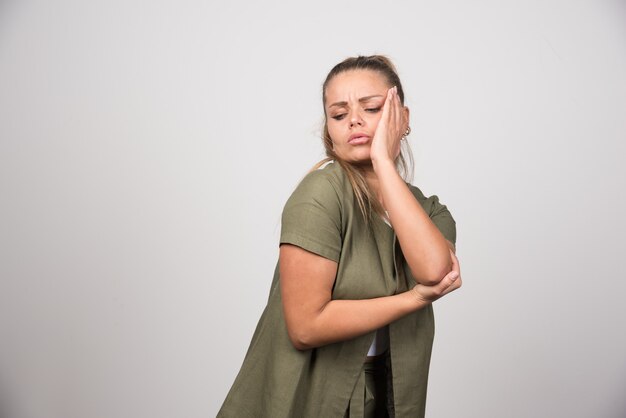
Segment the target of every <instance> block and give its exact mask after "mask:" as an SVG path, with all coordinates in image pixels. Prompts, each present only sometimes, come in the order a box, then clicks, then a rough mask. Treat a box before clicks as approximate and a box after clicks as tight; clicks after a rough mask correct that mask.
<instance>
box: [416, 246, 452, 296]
mask: <svg viewBox="0 0 626 418" xmlns="http://www.w3.org/2000/svg"><path fill="white" fill-rule="evenodd" d="M450 258H451V259H452V271H451V272H450V273H448V274H446V276H445V277H444V278H443V279H442V280H441V281H440V282H439V283H437V284H436V285H433V286H427V285H423V284H418V285H417V286H415V287H414V288H413V289H411V290H410V291H409V292H413V293H414V295H415V297H416V299H417V300H418V302H419V303H424V302H434V301H436V300H437V299H439V298H440V297H442V296H445V295H447V294H448V293H450V292H452V291H454V290H456V289H458V288H459V287H461V284H462V281H461V267H460V266H459V260H458V258H456V254H454V252H453V251H452V250H450Z"/></svg>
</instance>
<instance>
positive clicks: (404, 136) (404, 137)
mask: <svg viewBox="0 0 626 418" xmlns="http://www.w3.org/2000/svg"><path fill="white" fill-rule="evenodd" d="M410 133H411V127H410V126H407V128H406V132H405V133H404V135H402V139H406V137H407V136H409V134H410Z"/></svg>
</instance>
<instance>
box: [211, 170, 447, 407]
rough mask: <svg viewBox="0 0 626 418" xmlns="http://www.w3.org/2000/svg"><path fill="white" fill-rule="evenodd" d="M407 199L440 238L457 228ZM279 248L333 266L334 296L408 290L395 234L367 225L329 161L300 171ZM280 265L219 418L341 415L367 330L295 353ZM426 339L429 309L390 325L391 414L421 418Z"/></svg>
mask: <svg viewBox="0 0 626 418" xmlns="http://www.w3.org/2000/svg"><path fill="white" fill-rule="evenodd" d="M409 187H410V189H411V191H412V192H413V195H414V196H415V198H416V199H417V200H418V202H419V203H420V204H421V205H422V207H423V208H424V210H425V211H426V213H428V214H429V216H430V218H431V220H432V221H433V222H434V223H435V225H436V226H437V227H438V228H439V230H440V231H441V233H442V234H443V235H444V236H445V238H446V239H447V240H449V241H451V242H452V243H455V242H456V225H455V221H454V219H453V218H452V216H451V215H450V212H449V211H448V209H447V208H446V206H444V205H442V204H441V203H439V199H438V197H437V196H431V197H428V198H427V197H425V196H424V194H423V193H422V192H421V191H420V190H419V189H418V188H417V187H415V186H412V185H409ZM280 243H289V244H294V245H297V246H299V247H301V248H304V249H305V250H308V251H310V252H313V253H315V254H318V255H320V256H322V257H325V258H328V259H330V260H333V261H336V262H337V276H336V279H335V283H334V286H333V292H332V298H333V299H368V298H375V297H380V296H388V295H393V294H396V293H401V292H404V291H406V290H408V289H410V288H412V287H413V286H415V280H414V279H413V277H412V275H411V272H410V269H409V267H408V265H407V263H406V261H405V259H404V257H403V255H402V250H401V248H400V245H399V243H398V241H397V239H396V235H395V233H394V231H393V229H392V228H390V227H389V226H388V225H387V224H386V223H385V222H384V221H383V220H382V219H379V218H378V217H377V216H374V217H373V219H372V221H371V224H370V227H369V228H368V226H367V225H366V223H365V220H364V219H363V216H362V215H361V212H360V210H359V207H358V204H357V203H356V199H355V197H354V193H353V190H352V186H351V185H350V182H349V181H348V178H347V176H346V174H345V172H344V171H343V169H342V168H341V166H340V165H339V164H337V163H330V164H328V165H326V166H325V167H324V168H323V169H319V170H315V171H313V172H310V173H309V174H307V176H306V177H305V178H304V179H303V180H302V181H301V182H300V184H299V185H298V186H297V188H296V190H295V191H294V192H293V194H292V195H291V197H290V198H289V199H288V201H287V203H286V205H285V207H284V210H283V214H282V227H281V234H280ZM279 279H280V277H279V269H278V263H277V264H276V268H275V270H274V278H273V281H272V285H271V289H270V294H269V298H268V302H267V306H266V307H265V310H264V311H263V314H262V315H261V318H260V320H259V323H258V325H257V328H256V330H255V332H254V335H253V336H252V341H251V343H250V347H249V348H248V352H247V354H246V356H245V359H244V361H243V365H242V367H241V370H240V371H239V374H238V375H237V378H236V379H235V382H234V384H233V386H232V388H231V390H230V392H229V393H228V396H227V397H226V400H225V401H224V404H223V405H222V408H221V410H220V411H219V413H218V417H224V418H226V417H233V418H245V417H256V418H258V417H268V418H282V417H285V418H287V417H293V418H296V417H297V418H309V417H310V418H318V417H322V418H327V417H330V418H332V417H338V418H340V417H343V416H344V413H345V411H346V408H347V407H348V403H349V401H350V397H351V394H352V392H353V389H354V387H355V384H356V383H357V380H358V379H359V377H360V375H361V373H362V369H363V361H364V359H365V356H366V354H367V351H368V349H369V346H370V344H371V343H372V339H373V337H374V335H375V333H374V332H371V333H368V334H365V335H362V336H359V337H356V338H354V339H350V340H347V341H341V342H337V343H333V344H328V345H325V346H323V347H318V348H314V349H310V350H303V351H299V350H296V349H295V348H294V346H293V345H292V343H291V341H290V340H289V337H288V335H287V328H286V325H285V319H284V316H283V309H282V302H281V294H280V285H279ZM433 335H434V319H433V309H432V306H431V305H429V306H427V307H425V308H423V309H420V310H418V311H416V312H414V313H411V314H409V315H407V316H405V317H403V318H401V319H399V320H397V321H395V322H392V323H391V324H389V340H390V353H391V362H392V374H393V390H394V401H395V411H396V417H399V418H401V417H422V416H423V415H424V409H425V402H426V386H427V380H428V367H429V363H430V354H431V348H432V342H433Z"/></svg>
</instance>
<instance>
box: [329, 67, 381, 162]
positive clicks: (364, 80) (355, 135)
mask: <svg viewBox="0 0 626 418" xmlns="http://www.w3.org/2000/svg"><path fill="white" fill-rule="evenodd" d="M390 87H392V86H389V85H388V84H387V80H386V79H385V77H384V76H382V75H381V74H380V73H378V72H376V71H372V70H349V71H346V72H343V73H340V74H338V75H336V76H335V77H334V78H332V79H331V80H330V82H329V83H328V85H327V86H326V103H325V104H324V106H325V111H326V124H327V126H328V133H329V134H330V138H331V139H332V142H333V150H334V152H335V154H337V157H338V158H341V159H342V160H345V161H348V162H351V163H357V164H358V163H366V164H367V163H370V162H371V159H370V146H371V142H372V138H373V137H374V132H376V127H377V126H378V121H379V120H380V117H381V115H382V109H383V104H384V103H385V97H386V96H387V90H389V88H390Z"/></svg>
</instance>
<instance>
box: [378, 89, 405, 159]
mask: <svg viewBox="0 0 626 418" xmlns="http://www.w3.org/2000/svg"><path fill="white" fill-rule="evenodd" d="M408 126H409V121H408V111H407V109H406V108H405V107H404V106H402V103H400V97H399V96H398V89H397V87H395V86H394V87H392V88H390V89H389V90H388V91H387V98H386V99H385V104H384V105H383V114H382V116H381V117H380V121H379V122H378V126H377V127H376V132H375V133H374V138H372V146H371V149H370V158H371V160H372V162H375V161H383V160H391V161H395V159H396V158H397V157H398V155H399V154H400V141H401V140H402V136H403V135H404V133H405V132H406V130H407V128H408Z"/></svg>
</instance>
